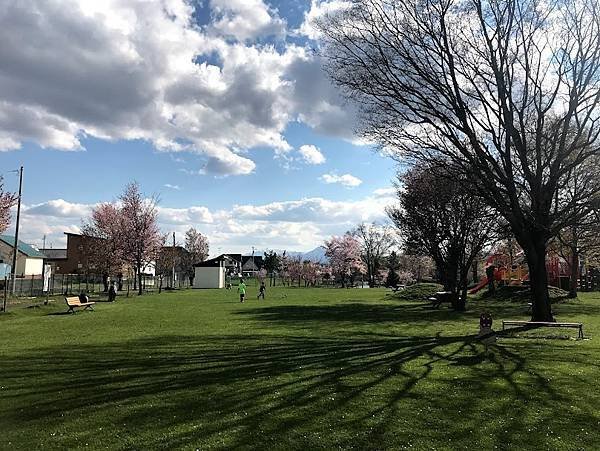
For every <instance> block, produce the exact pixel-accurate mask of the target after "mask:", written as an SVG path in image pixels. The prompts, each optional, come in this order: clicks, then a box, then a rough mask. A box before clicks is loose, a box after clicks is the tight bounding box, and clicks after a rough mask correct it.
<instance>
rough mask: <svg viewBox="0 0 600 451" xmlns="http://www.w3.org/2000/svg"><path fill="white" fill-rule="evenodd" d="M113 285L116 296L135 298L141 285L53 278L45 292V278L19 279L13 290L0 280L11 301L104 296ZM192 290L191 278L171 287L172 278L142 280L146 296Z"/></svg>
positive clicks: (89, 276)
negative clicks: (82, 294)
mask: <svg viewBox="0 0 600 451" xmlns="http://www.w3.org/2000/svg"><path fill="white" fill-rule="evenodd" d="M105 282H107V283H105ZM111 282H115V286H116V288H117V292H118V293H119V294H120V295H128V294H130V293H131V294H134V293H136V292H137V291H138V286H137V285H138V281H137V278H134V277H123V278H122V279H118V278H110V279H108V280H107V279H106V278H105V277H103V276H102V275H98V274H52V275H51V276H50V277H49V278H48V281H47V286H46V290H44V277H43V276H42V275H30V276H24V277H17V278H16V280H15V282H14V289H13V281H12V279H11V278H10V277H9V276H8V277H7V276H5V277H4V278H2V279H0V293H5V292H6V293H7V294H8V296H9V297H10V296H16V297H39V296H56V295H65V296H69V295H78V294H80V293H87V294H103V293H106V292H107V291H108V286H109V285H110V283H111ZM190 287H191V285H190V279H189V278H188V277H183V276H179V277H177V278H176V280H175V283H172V281H171V277H163V276H150V275H143V276H142V291H143V292H144V293H153V292H158V291H162V290H173V289H186V288H190Z"/></svg>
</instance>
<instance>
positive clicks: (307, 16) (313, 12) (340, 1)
mask: <svg viewBox="0 0 600 451" xmlns="http://www.w3.org/2000/svg"><path fill="white" fill-rule="evenodd" d="M351 6H352V2H350V1H347V0H312V1H311V4H310V9H309V10H308V11H307V12H305V13H304V22H303V23H302V25H301V26H300V29H299V30H298V33H299V34H302V35H304V36H307V37H308V38H310V39H313V40H317V39H319V37H320V36H321V33H320V32H319V30H317V28H316V27H315V22H316V21H317V20H319V19H321V18H322V17H324V16H326V15H327V14H334V13H336V12H339V11H343V10H344V9H348V8H350V7H351Z"/></svg>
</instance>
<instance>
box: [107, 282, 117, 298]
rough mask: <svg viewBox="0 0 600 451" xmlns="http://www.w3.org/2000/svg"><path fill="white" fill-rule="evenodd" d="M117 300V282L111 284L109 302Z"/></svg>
mask: <svg viewBox="0 0 600 451" xmlns="http://www.w3.org/2000/svg"><path fill="white" fill-rule="evenodd" d="M116 299H117V289H116V287H115V282H114V281H113V282H111V284H110V287H108V302H115V300H116Z"/></svg>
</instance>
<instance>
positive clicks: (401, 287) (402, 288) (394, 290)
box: [390, 285, 406, 293]
mask: <svg viewBox="0 0 600 451" xmlns="http://www.w3.org/2000/svg"><path fill="white" fill-rule="evenodd" d="M390 288H391V289H392V291H393V292H394V293H396V292H397V291H400V290H404V289H405V288H406V285H396V286H393V287H390Z"/></svg>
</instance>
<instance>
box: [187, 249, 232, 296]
mask: <svg viewBox="0 0 600 451" xmlns="http://www.w3.org/2000/svg"><path fill="white" fill-rule="evenodd" d="M226 263H229V264H231V263H232V262H231V259H230V258H229V257H227V256H224V255H220V256H219V257H217V258H211V259H210V260H206V261H203V262H200V263H196V264H195V265H194V288H225V273H226V271H227V268H226V266H225V264H226Z"/></svg>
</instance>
